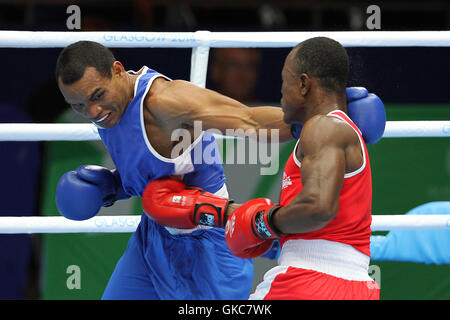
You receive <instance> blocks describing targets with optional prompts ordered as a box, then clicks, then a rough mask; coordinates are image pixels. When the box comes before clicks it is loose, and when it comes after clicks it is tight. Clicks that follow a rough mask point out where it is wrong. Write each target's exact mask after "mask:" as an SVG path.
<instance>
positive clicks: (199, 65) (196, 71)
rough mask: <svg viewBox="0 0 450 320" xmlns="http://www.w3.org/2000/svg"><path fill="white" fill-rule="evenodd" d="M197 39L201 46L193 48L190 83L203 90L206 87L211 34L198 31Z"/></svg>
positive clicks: (196, 33)
mask: <svg viewBox="0 0 450 320" xmlns="http://www.w3.org/2000/svg"><path fill="white" fill-rule="evenodd" d="M195 38H196V39H197V40H198V42H199V44H198V46H197V47H194V48H192V55H191V79H190V81H191V82H192V83H194V84H196V85H197V86H199V87H201V88H205V87H206V75H207V70H208V58H209V48H210V44H211V32H209V31H196V32H195Z"/></svg>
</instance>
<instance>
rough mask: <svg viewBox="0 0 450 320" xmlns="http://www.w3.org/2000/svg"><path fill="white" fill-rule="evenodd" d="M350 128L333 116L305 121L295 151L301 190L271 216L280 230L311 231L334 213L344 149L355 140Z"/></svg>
mask: <svg viewBox="0 0 450 320" xmlns="http://www.w3.org/2000/svg"><path fill="white" fill-rule="evenodd" d="M351 131H352V129H351V128H350V127H349V126H348V125H346V124H345V123H343V122H342V121H340V120H337V119H334V118H332V117H325V116H317V117H315V118H312V119H311V120H310V121H308V122H307V123H306V124H305V126H304V128H303V131H302V140H301V141H300V143H299V148H298V149H297V150H296V155H297V158H299V159H301V165H302V167H301V174H302V184H303V189H302V191H301V192H300V193H299V194H298V195H297V196H296V197H295V198H294V199H293V200H292V201H291V202H290V203H289V204H288V205H287V206H285V207H282V208H280V209H279V210H278V211H277V212H276V214H274V215H273V217H272V223H273V225H274V226H275V227H276V228H277V229H278V230H279V231H280V232H282V233H303V232H311V231H314V230H318V229H321V228H323V227H324V226H325V225H326V224H327V223H328V222H329V221H330V220H332V219H333V218H334V217H335V216H336V214H337V211H338V207H339V194H340V190H341V187H342V183H343V181H344V174H345V165H346V164H345V163H346V162H345V148H346V146H347V145H348V144H349V143H351V142H354V140H353V139H357V137H356V136H355V135H354V133H353V132H351ZM302 157H303V158H302Z"/></svg>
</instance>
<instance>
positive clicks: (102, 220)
mask: <svg viewBox="0 0 450 320" xmlns="http://www.w3.org/2000/svg"><path fill="white" fill-rule="evenodd" d="M140 220H141V216H138V215H125V216H96V217H94V218H91V219H88V220H84V221H73V220H69V219H66V218H64V217H62V216H49V217H0V234H13V233H14V234H16V233H28V234H31V233H96V232H98V233H124V232H134V231H135V230H136V228H137V226H138V224H139V222H140ZM371 228H372V231H389V230H418V229H420V230H425V229H428V230H429V229H448V230H450V215H374V216H372V225H371Z"/></svg>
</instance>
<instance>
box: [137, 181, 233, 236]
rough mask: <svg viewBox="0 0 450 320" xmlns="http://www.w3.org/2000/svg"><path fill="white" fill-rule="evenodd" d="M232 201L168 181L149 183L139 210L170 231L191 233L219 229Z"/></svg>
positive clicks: (180, 183)
mask: <svg viewBox="0 0 450 320" xmlns="http://www.w3.org/2000/svg"><path fill="white" fill-rule="evenodd" d="M232 202H233V201H232V200H228V199H226V198H222V197H219V196H216V195H214V194H212V193H209V192H206V191H204V190H202V189H201V188H197V187H186V185H185V184H184V182H183V181H181V180H179V179H176V178H173V177H169V178H161V179H156V180H153V181H152V182H150V183H149V184H148V185H147V187H146V188H145V190H144V193H143V194H142V207H143V209H144V212H145V213H146V214H147V216H148V217H149V218H150V219H152V220H153V221H155V222H157V223H159V224H161V225H163V226H166V227H172V228H178V229H192V228H195V227H196V226H197V225H205V226H211V227H223V226H224V224H225V221H224V220H225V218H224V215H225V213H226V212H227V209H228V205H229V204H230V203H232Z"/></svg>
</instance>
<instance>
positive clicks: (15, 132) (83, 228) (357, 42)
mask: <svg viewBox="0 0 450 320" xmlns="http://www.w3.org/2000/svg"><path fill="white" fill-rule="evenodd" d="M317 36H324V37H329V38H332V39H334V40H336V41H338V42H340V43H341V44H342V45H343V46H344V47H392V46H393V47H415V46H420V47H450V31H377V32H372V31H352V32H209V31H196V32H166V33H160V32H49V31H0V47H2V48H56V47H65V46H67V45H69V44H70V43H73V42H76V41H79V40H91V41H96V42H99V43H101V44H103V45H105V46H107V47H116V48H117V47H122V48H132V47H135V48H138V47H141V48H156V47H159V48H193V51H192V56H191V75H190V77H191V81H192V82H193V83H195V84H197V85H198V86H201V87H204V86H205V82H206V72H207V62H208V55H209V48H210V47H261V48H263V47H264V48H274V47H278V48H282V47H293V46H295V45H297V44H298V43H299V42H301V41H303V40H306V39H309V38H312V37H317ZM448 136H450V121H395V122H394V121H388V122H387V123H386V130H385V132H384V135H383V137H448ZM219 137H222V138H224V136H219ZM99 139H100V138H99V135H98V131H97V128H96V127H95V126H94V125H92V124H29V123H24V124H22V123H21V124H17V123H12V124H0V140H1V141H42V140H71V141H79V140H99ZM139 222H140V216H133V215H128V216H96V217H94V218H91V219H88V220H85V221H72V220H68V219H66V218H64V217H61V216H48V217H0V233H80V232H83V233H84V232H107V233H110V232H134V231H135V230H136V228H137V226H138V224H139ZM449 228H450V217H449V216H448V215H425V216H418V215H415V216H405V215H375V216H373V217H372V230H373V231H383V230H385V231H387V230H394V229H408V230H413V229H449Z"/></svg>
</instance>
